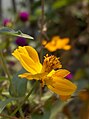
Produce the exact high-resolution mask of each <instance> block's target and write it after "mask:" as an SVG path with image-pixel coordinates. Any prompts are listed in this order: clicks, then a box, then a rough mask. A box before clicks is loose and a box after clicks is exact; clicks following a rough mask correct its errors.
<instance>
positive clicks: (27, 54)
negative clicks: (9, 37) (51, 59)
mask: <svg viewBox="0 0 89 119" xmlns="http://www.w3.org/2000/svg"><path fill="white" fill-rule="evenodd" d="M12 55H13V56H15V57H16V58H17V59H18V60H19V61H20V62H21V64H22V66H23V67H24V68H25V69H26V70H27V71H28V72H31V73H32V74H36V73H39V72H40V71H41V69H42V65H41V63H40V61H39V57H38V54H37V52H36V50H35V49H34V48H32V47H31V46H24V47H21V46H19V48H18V49H16V50H15V51H14V52H13V53H12Z"/></svg>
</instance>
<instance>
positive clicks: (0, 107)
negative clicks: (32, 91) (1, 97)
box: [0, 98, 20, 113]
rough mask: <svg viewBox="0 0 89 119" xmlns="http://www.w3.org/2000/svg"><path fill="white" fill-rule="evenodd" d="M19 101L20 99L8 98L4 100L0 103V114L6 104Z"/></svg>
mask: <svg viewBox="0 0 89 119" xmlns="http://www.w3.org/2000/svg"><path fill="white" fill-rule="evenodd" d="M19 99H20V98H9V99H6V100H5V101H0V113H1V112H2V111H3V110H4V108H5V107H6V105H7V104H8V103H10V102H11V101H14V100H19Z"/></svg>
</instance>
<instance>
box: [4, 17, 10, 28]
mask: <svg viewBox="0 0 89 119" xmlns="http://www.w3.org/2000/svg"><path fill="white" fill-rule="evenodd" d="M8 24H11V20H10V19H8V18H5V19H4V20H3V25H4V26H8Z"/></svg>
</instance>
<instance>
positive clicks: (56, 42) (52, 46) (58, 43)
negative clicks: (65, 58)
mask: <svg viewBox="0 0 89 119" xmlns="http://www.w3.org/2000/svg"><path fill="white" fill-rule="evenodd" d="M68 43H69V38H63V39H61V38H60V37H59V36H54V37H53V38H52V40H51V41H50V42H48V43H47V41H45V40H43V41H42V44H43V45H44V46H45V48H46V49H48V50H49V51H50V52H54V51H56V50H58V49H64V50H69V49H70V48H71V46H70V45H68Z"/></svg>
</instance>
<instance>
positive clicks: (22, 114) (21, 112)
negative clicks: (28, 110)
mask: <svg viewBox="0 0 89 119" xmlns="http://www.w3.org/2000/svg"><path fill="white" fill-rule="evenodd" d="M19 113H20V115H21V118H22V119H24V113H23V111H22V108H20V109H19Z"/></svg>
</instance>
